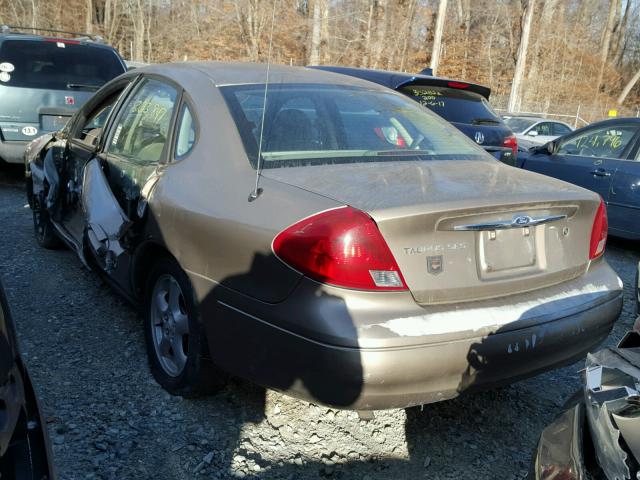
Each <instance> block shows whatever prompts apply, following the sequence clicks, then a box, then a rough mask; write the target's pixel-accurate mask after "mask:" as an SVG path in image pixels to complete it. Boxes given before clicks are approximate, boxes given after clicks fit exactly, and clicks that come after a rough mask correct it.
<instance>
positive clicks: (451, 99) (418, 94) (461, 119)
mask: <svg viewBox="0 0 640 480" xmlns="http://www.w3.org/2000/svg"><path fill="white" fill-rule="evenodd" d="M400 92H402V93H404V94H405V95H407V96H408V97H410V98H413V99H414V100H415V101H416V102H419V103H421V104H422V105H424V106H425V107H427V108H428V109H429V110H433V111H434V112H436V113H437V114H438V115H440V116H441V117H442V118H444V119H445V120H447V121H449V122H455V123H470V124H474V125H482V124H486V125H497V124H500V123H502V122H501V121H500V117H499V116H498V115H497V114H496V113H495V112H494V111H493V109H492V108H491V105H489V102H488V101H487V99H486V98H484V97H483V96H482V95H479V94H477V93H474V92H469V91H467V90H458V89H455V88H447V87H432V86H419V85H415V86H408V87H403V88H401V89H400Z"/></svg>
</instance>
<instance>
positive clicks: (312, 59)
mask: <svg viewBox="0 0 640 480" xmlns="http://www.w3.org/2000/svg"><path fill="white" fill-rule="evenodd" d="M321 10H322V7H321V6H320V0H314V2H313V18H312V21H313V23H312V27H311V48H310V49H309V65H319V64H320V33H321V31H322V11H321Z"/></svg>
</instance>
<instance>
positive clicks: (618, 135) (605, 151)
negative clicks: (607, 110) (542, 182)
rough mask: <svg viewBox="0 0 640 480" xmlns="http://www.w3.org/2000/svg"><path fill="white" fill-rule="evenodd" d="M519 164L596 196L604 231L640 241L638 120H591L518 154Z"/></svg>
mask: <svg viewBox="0 0 640 480" xmlns="http://www.w3.org/2000/svg"><path fill="white" fill-rule="evenodd" d="M518 164H519V165H520V166H521V167H522V168H524V169H525V170H530V171H533V172H538V173H542V174H544V175H549V176H551V177H555V178H559V179H561V180H565V181H567V182H571V183H574V184H576V185H580V186H581V187H584V188H588V189H589V190H592V191H594V192H596V193H598V194H600V196H601V197H602V198H603V199H604V201H605V203H606V205H607V212H608V214H609V232H610V233H611V234H612V235H615V236H618V237H623V238H629V239H640V118H616V119H612V120H605V121H602V122H598V123H594V124H591V125H589V126H587V127H584V128H581V129H579V130H576V131H574V132H572V133H570V134H568V135H565V136H563V137H560V138H558V139H556V140H553V141H551V142H549V143H547V144H546V145H544V146H540V147H534V148H533V149H532V150H531V151H530V152H527V153H522V152H521V153H520V157H519V158H518Z"/></svg>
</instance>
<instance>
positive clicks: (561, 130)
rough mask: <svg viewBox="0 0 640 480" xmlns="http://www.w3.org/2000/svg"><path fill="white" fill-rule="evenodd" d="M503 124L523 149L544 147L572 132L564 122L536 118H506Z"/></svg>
mask: <svg viewBox="0 0 640 480" xmlns="http://www.w3.org/2000/svg"><path fill="white" fill-rule="evenodd" d="M504 123H506V124H507V126H508V127H509V128H510V129H511V130H512V131H513V133H515V134H516V138H517V139H518V145H519V146H521V147H522V148H525V149H528V148H531V147H533V146H536V145H544V144H545V143H547V142H550V141H551V140H555V139H556V138H558V137H561V136H562V135H567V134H569V133H571V132H572V131H573V128H572V127H571V126H570V125H567V124H566V123H564V122H559V121H557V120H547V119H544V118H538V117H528V116H514V117H508V118H505V121H504Z"/></svg>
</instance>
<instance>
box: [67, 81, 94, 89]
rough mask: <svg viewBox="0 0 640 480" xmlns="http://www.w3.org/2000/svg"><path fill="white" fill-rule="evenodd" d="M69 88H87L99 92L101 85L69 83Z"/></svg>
mask: <svg viewBox="0 0 640 480" xmlns="http://www.w3.org/2000/svg"><path fill="white" fill-rule="evenodd" d="M67 88H87V89H89V90H99V89H100V85H89V84H87V83H67Z"/></svg>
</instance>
